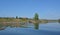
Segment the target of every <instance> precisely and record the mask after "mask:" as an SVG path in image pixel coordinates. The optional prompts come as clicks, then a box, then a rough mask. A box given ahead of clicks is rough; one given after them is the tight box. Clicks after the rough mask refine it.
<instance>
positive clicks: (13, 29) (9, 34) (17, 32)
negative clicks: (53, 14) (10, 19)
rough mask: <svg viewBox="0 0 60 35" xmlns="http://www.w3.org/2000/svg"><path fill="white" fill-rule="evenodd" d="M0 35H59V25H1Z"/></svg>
mask: <svg viewBox="0 0 60 35" xmlns="http://www.w3.org/2000/svg"><path fill="white" fill-rule="evenodd" d="M0 35H60V24H59V23H39V24H38V23H37V24H32V23H26V24H15V25H14V24H13V25H12V24H9V25H8V24H7V25H5V24H2V23H0Z"/></svg>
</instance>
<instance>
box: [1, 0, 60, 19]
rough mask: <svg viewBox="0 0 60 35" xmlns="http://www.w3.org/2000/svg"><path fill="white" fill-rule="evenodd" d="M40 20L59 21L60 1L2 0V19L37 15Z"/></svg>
mask: <svg viewBox="0 0 60 35" xmlns="http://www.w3.org/2000/svg"><path fill="white" fill-rule="evenodd" d="M36 12H37V13H38V14H39V18H40V19H59V18H60V0H0V17H15V16H18V17H28V18H33V16H34V14H35V13H36Z"/></svg>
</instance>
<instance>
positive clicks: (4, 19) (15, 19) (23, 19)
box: [0, 13, 60, 23]
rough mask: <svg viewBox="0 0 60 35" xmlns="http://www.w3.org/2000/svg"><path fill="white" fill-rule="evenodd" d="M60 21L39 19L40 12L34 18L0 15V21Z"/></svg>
mask: <svg viewBox="0 0 60 35" xmlns="http://www.w3.org/2000/svg"><path fill="white" fill-rule="evenodd" d="M57 21H58V22H60V19H59V20H47V19H43V20H42V19H39V15H38V13H35V14H34V17H33V18H27V17H25V18H24V17H18V16H16V17H0V22H32V23H33V22H39V23H47V22H57Z"/></svg>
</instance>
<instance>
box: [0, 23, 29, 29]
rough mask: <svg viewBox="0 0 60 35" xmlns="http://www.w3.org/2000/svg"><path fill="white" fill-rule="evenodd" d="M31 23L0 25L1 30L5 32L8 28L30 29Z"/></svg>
mask: <svg viewBox="0 0 60 35" xmlns="http://www.w3.org/2000/svg"><path fill="white" fill-rule="evenodd" d="M28 24H29V23H0V30H4V29H5V28H6V27H10V28H13V27H23V28H28Z"/></svg>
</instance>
